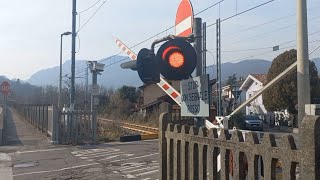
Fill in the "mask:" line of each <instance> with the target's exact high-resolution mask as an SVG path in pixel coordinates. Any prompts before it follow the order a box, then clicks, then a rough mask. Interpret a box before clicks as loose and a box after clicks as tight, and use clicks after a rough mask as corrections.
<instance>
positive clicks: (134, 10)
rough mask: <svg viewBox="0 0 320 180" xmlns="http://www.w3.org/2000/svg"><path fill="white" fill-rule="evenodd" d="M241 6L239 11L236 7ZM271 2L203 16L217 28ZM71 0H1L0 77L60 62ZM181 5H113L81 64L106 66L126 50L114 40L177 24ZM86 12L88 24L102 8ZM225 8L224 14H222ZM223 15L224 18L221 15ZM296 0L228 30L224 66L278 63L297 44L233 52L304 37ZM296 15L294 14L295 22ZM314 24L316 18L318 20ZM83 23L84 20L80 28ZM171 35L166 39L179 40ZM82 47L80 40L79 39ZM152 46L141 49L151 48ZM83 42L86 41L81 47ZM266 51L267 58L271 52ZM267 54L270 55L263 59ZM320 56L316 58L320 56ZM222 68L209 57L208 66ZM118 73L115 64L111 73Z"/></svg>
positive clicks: (86, 1) (282, 0)
mask: <svg viewBox="0 0 320 180" xmlns="http://www.w3.org/2000/svg"><path fill="white" fill-rule="evenodd" d="M236 1H238V3H237V4H238V6H237V8H236ZM266 1H267V0H225V1H224V2H223V3H221V4H220V8H219V6H215V7H214V8H211V9H209V10H208V11H206V12H204V13H202V14H200V15H199V17H202V18H203V21H206V22H207V24H212V23H214V22H215V21H216V19H217V18H218V17H219V16H220V17H221V18H222V19H224V18H226V17H228V16H231V15H233V14H235V13H236V11H237V12H241V11H243V10H245V9H248V8H250V7H253V6H255V5H258V4H260V3H263V2H266ZM71 2H72V1H71V0H68V1H67V0H54V1H52V0H28V1H22V0H9V1H5V0H1V6H0V22H1V23H0V59H1V60H0V62H1V65H0V75H5V76H8V77H9V78H21V79H28V78H29V77H30V76H31V75H32V74H33V73H35V72H36V71H38V70H40V69H43V68H50V67H53V66H57V65H58V64H59V47H60V34H61V33H63V32H64V31H70V30H71V9H72V8H71ZM95 2H97V0H78V7H77V8H78V12H80V11H81V10H83V9H86V8H88V7H89V6H91V5H92V4H94V3H95ZM179 2H180V0H161V1H155V0H109V1H107V2H106V3H105V5H104V6H103V7H102V8H101V10H100V11H99V12H98V13H97V14H96V16H95V17H94V18H93V19H92V20H91V21H90V22H89V23H88V24H87V26H85V27H84V28H83V29H82V30H81V32H80V33H79V38H80V49H79V44H77V50H79V52H78V53H77V56H76V57H77V59H84V60H99V59H102V58H106V57H109V56H111V55H114V54H116V53H118V52H119V49H118V48H117V46H116V45H115V43H114V41H113V39H112V37H111V35H112V34H113V35H115V36H117V37H119V38H120V39H121V40H122V41H124V42H125V43H126V44H127V45H128V46H133V45H135V44H136V43H138V42H140V41H142V40H144V39H146V38H148V37H150V36H152V35H154V34H156V33H158V32H160V31H162V30H164V29H166V28H168V27H170V26H172V25H173V24H174V19H175V13H176V9H177V6H178V4H179ZM216 2H217V0H192V3H193V6H194V11H195V12H199V11H200V10H202V9H204V8H206V7H208V6H210V5H212V4H214V3H216ZM101 3H102V1H101V2H100V3H99V4H98V5H97V6H95V7H94V8H92V9H91V10H89V11H87V12H85V13H82V14H81V16H80V17H81V19H80V22H81V24H83V23H84V22H85V21H86V20H87V19H88V18H89V17H90V16H91V15H92V14H93V13H94V11H95V10H96V9H97V8H98V7H99V5H100V4H101ZM308 6H309V7H308V8H309V9H310V10H309V12H308V16H309V19H310V21H309V32H310V33H314V32H317V31H320V17H319V16H320V10H319V9H320V2H319V0H308ZM219 9H220V11H219ZM219 12H220V13H219ZM294 13H295V0H276V1H274V2H272V3H270V4H268V5H265V6H263V7H260V8H258V9H256V10H253V11H250V12H248V13H246V14H243V15H240V16H238V17H236V18H232V19H230V20H228V21H225V22H223V23H222V24H221V26H222V51H223V53H222V55H223V56H222V61H223V62H230V61H233V62H236V61H238V60H241V59H243V58H248V57H249V56H252V58H262V59H267V60H272V59H273V58H274V57H276V56H277V55H278V54H279V53H280V52H282V51H284V50H285V49H288V48H291V47H294V46H295V42H294V41H293V42H289V43H287V44H284V45H282V46H280V48H281V47H283V48H284V49H282V50H280V51H278V52H271V53H268V51H271V50H272V49H270V48H269V49H267V48H266V49H260V50H252V51H240V52H229V51H235V50H248V49H256V48H265V47H272V46H275V45H278V44H281V43H286V42H288V41H291V40H295V39H296V30H295V25H294V24H295V18H296V17H295V16H294V15H293V14H294ZM290 15H293V16H290ZM282 17H286V18H284V19H282V20H279V21H276V22H274V23H269V24H266V25H263V26H259V27H258V28H254V29H250V30H245V31H243V30H244V29H246V28H249V27H252V26H255V25H259V24H262V23H265V22H268V21H272V20H275V19H279V18H282ZM311 19H312V20H311ZM77 23H79V19H78V22H77ZM173 32H174V31H173V30H171V31H168V32H167V33H164V34H162V35H160V36H159V38H160V37H161V36H164V35H166V34H170V33H171V34H172V33H173ZM207 32H208V36H207V40H208V45H207V46H208V50H210V51H211V52H212V53H213V56H215V54H214V53H215V52H214V51H215V41H216V39H215V33H216V32H215V26H212V27H210V28H208V30H207ZM309 40H310V42H312V43H310V50H311V49H313V48H314V47H316V46H317V45H319V44H320V41H317V40H320V33H315V34H313V35H312V36H310V37H309ZM77 41H78V39H77ZM151 42H152V41H148V42H146V43H144V44H142V45H140V46H138V47H137V48H134V50H135V51H136V52H138V51H139V49H140V48H143V47H150V44H151ZM78 43H79V41H78ZM70 47H71V38H70V37H65V38H64V49H63V56H64V59H65V60H66V59H70V57H71V55H70V51H71V49H70ZM263 53H265V54H263ZM258 54H263V55H258ZM319 56H320V53H319V51H318V52H317V53H314V54H313V55H312V56H311V58H314V57H319ZM212 63H214V60H213V57H212V55H211V54H210V53H208V64H212ZM110 68H112V66H111V67H110Z"/></svg>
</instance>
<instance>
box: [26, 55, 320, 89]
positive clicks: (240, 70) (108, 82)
mask: <svg viewBox="0 0 320 180" xmlns="http://www.w3.org/2000/svg"><path fill="white" fill-rule="evenodd" d="M124 58H125V57H124V56H115V57H113V58H112V61H105V60H104V59H102V60H100V61H99V62H101V63H105V64H106V67H105V71H104V72H102V73H101V75H100V76H98V83H99V84H100V85H102V86H104V87H113V88H118V87H120V86H122V85H128V86H136V87H138V86H141V85H142V83H141V81H140V79H139V76H138V73H137V72H134V71H131V70H126V69H121V68H120V63H114V62H117V61H121V60H123V59H124ZM313 61H314V62H315V64H316V66H317V68H318V69H319V68H320V58H316V59H313ZM221 66H222V80H223V81H225V80H226V79H227V78H228V76H230V75H233V74H236V75H237V77H240V76H242V77H244V78H245V77H246V76H248V74H264V73H268V69H269V67H270V66H271V62H270V61H267V60H262V59H248V60H244V61H241V62H237V63H229V62H228V63H223V64H222V65H221ZM70 67H71V61H66V62H65V63H64V64H63V75H66V74H68V76H70ZM85 68H86V61H84V60H77V61H76V77H77V79H76V82H77V83H84V82H85V79H84V78H85V71H84V69H85ZM207 73H208V74H210V77H211V78H212V77H214V78H215V77H216V66H215V65H212V66H209V67H208V68H207ZM58 77H59V66H55V67H52V68H49V69H44V70H40V71H38V72H36V73H35V74H33V75H32V76H31V77H30V79H28V80H27V82H29V83H30V84H33V85H37V86H44V85H48V84H49V85H51V84H52V85H55V86H58V82H59V79H58ZM90 77H91V75H90V73H89V82H90ZM64 81H68V78H66V77H65V78H64Z"/></svg>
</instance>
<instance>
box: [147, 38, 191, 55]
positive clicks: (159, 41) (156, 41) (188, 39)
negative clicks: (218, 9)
mask: <svg viewBox="0 0 320 180" xmlns="http://www.w3.org/2000/svg"><path fill="white" fill-rule="evenodd" d="M172 39H182V40H185V41H188V42H190V43H192V42H194V39H195V37H194V35H193V34H192V35H190V36H188V37H179V36H175V35H169V36H166V37H163V38H161V39H157V40H155V41H153V43H152V45H151V49H150V50H151V51H152V52H153V53H154V47H155V46H156V45H157V44H159V43H162V42H164V41H168V40H172Z"/></svg>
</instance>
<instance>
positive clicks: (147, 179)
mask: <svg viewBox="0 0 320 180" xmlns="http://www.w3.org/2000/svg"><path fill="white" fill-rule="evenodd" d="M150 179H151V178H145V179H142V180H150Z"/></svg>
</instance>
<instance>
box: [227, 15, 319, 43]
mask: <svg viewBox="0 0 320 180" xmlns="http://www.w3.org/2000/svg"><path fill="white" fill-rule="evenodd" d="M319 18H320V16H317V17H314V18H311V19H308V22H309V21H313V20H316V19H319ZM294 26H296V23H294V24H290V25H287V26H284V27H280V28H277V29H274V30H272V31H268V32H265V33H261V34H258V35H255V36H251V37H247V38H246V39H242V40H238V41H235V42H232V43H231V44H237V43H239V42H243V41H248V40H252V39H255V38H257V37H261V36H264V35H267V34H270V33H273V32H277V31H281V30H283V29H287V28H291V27H294Z"/></svg>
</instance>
